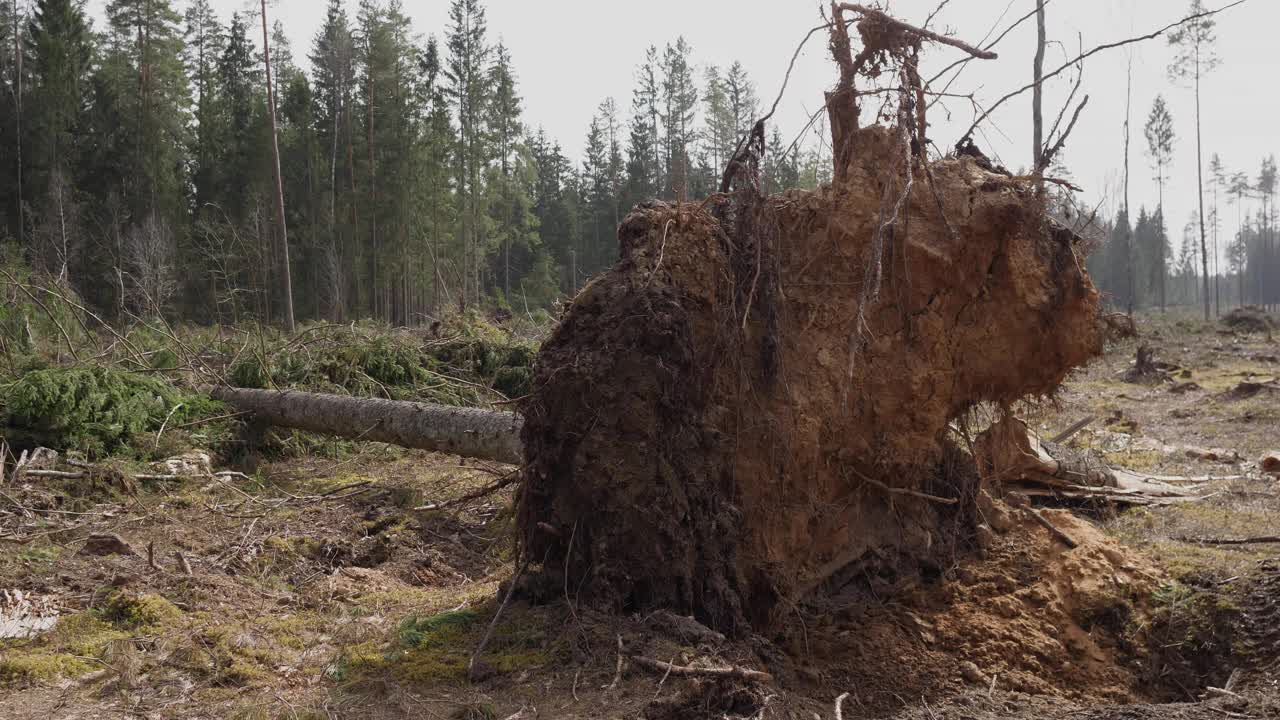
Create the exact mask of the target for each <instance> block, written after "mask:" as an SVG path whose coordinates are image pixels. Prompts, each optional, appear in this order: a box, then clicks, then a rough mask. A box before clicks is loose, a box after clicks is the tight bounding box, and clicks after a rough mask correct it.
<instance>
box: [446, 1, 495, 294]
mask: <svg viewBox="0 0 1280 720" xmlns="http://www.w3.org/2000/svg"><path fill="white" fill-rule="evenodd" d="M487 32H488V23H487V21H486V20H485V12H484V7H483V6H482V5H481V4H480V0H453V2H452V3H451V5H450V7H449V28H448V33H447V35H446V37H445V44H446V47H447V49H448V58H447V60H446V63H445V67H446V68H447V69H446V72H445V75H446V77H447V78H448V79H449V96H450V98H451V99H452V100H453V103H454V112H455V115H456V117H457V122H458V126H457V127H458V138H457V143H456V150H455V168H456V172H457V179H456V181H455V189H456V192H457V195H458V203H459V213H460V220H461V221H460V223H459V228H458V231H459V233H458V234H459V240H460V243H459V244H460V246H461V247H460V250H461V257H462V273H461V275H462V283H461V286H462V291H461V292H462V302H463V304H464V305H465V304H466V303H467V302H468V298H469V299H470V301H472V302H476V303H479V301H480V295H481V287H480V285H481V279H480V278H481V251H480V244H481V242H482V234H483V227H482V224H481V217H482V212H481V210H482V208H481V198H482V194H483V188H482V187H481V178H482V177H483V168H484V166H485V165H486V164H487V162H488V160H489V149H488V147H487V143H486V138H485V137H484V136H485V127H484V105H485V96H486V93H487V90H488V88H487V86H486V83H485V80H486V78H487V73H486V69H487V67H488V61H489V55H490V53H491V49H490V48H489V46H488V41H487Z"/></svg>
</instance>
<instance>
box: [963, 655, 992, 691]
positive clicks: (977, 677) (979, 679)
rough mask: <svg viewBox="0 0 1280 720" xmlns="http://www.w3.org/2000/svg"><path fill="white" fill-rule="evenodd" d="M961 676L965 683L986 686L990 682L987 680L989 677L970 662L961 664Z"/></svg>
mask: <svg viewBox="0 0 1280 720" xmlns="http://www.w3.org/2000/svg"><path fill="white" fill-rule="evenodd" d="M960 675H961V677H963V678H964V679H965V681H967V682H970V683H973V684H974V685H986V684H987V683H988V682H990V681H989V680H987V676H986V675H984V674H983V672H982V671H981V670H979V669H978V666H977V665H975V664H974V663H972V662H970V661H968V660H966V661H964V662H962V663H960Z"/></svg>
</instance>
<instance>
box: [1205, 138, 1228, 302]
mask: <svg viewBox="0 0 1280 720" xmlns="http://www.w3.org/2000/svg"><path fill="white" fill-rule="evenodd" d="M1209 184H1210V185H1211V186H1212V187H1213V207H1212V208H1211V209H1210V210H1209V217H1210V219H1211V223H1210V228H1212V231H1213V267H1212V268H1211V270H1212V272H1213V311H1214V314H1215V315H1221V314H1222V283H1221V277H1222V269H1221V267H1220V266H1219V259H1220V258H1221V257H1222V252H1221V249H1220V248H1219V245H1218V238H1219V235H1220V233H1221V230H1222V214H1221V212H1220V208H1219V206H1218V193H1219V192H1220V191H1222V190H1223V189H1224V188H1225V187H1226V185H1227V167H1226V165H1224V164H1223V163H1222V158H1221V157H1219V156H1218V153H1214V154H1213V158H1212V159H1211V160H1210V161H1209Z"/></svg>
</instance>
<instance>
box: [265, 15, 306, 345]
mask: <svg viewBox="0 0 1280 720" xmlns="http://www.w3.org/2000/svg"><path fill="white" fill-rule="evenodd" d="M262 64H263V65H264V66H265V68H266V72H267V109H268V115H270V117H271V156H272V158H273V159H274V160H275V171H276V192H275V196H276V197H275V200H276V215H278V216H279V223H280V225H279V227H280V252H281V253H283V264H284V320H285V325H286V327H288V328H289V332H293V331H294V330H295V329H296V327H297V326H296V325H295V324H294V321H293V272H292V270H291V269H290V267H289V230H288V227H287V223H286V222H285V216H284V178H283V177H282V176H281V173H280V138H279V137H278V134H277V132H278V131H277V129H276V90H275V85H274V84H273V83H272V80H271V38H270V36H269V35H268V34H267V0H262Z"/></svg>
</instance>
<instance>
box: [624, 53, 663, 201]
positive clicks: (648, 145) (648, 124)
mask: <svg viewBox="0 0 1280 720" xmlns="http://www.w3.org/2000/svg"><path fill="white" fill-rule="evenodd" d="M657 53H658V51H657V48H655V47H653V46H650V47H649V49H648V50H647V51H646V55H645V62H644V63H642V64H641V65H640V67H639V69H638V70H637V72H636V75H637V77H636V85H635V88H634V90H633V91H632V95H631V119H630V121H629V125H630V127H629V132H628V136H627V166H626V174H627V179H626V191H625V193H624V198H625V199H624V201H623V205H624V206H625V207H631V206H634V205H636V204H638V203H641V202H644V201H646V200H651V199H654V198H656V197H658V194H659V192H660V190H661V185H662V178H663V173H662V160H661V156H662V150H661V148H660V144H659V141H658V97H659V89H658V76H657V72H658V70H657V61H656V58H657Z"/></svg>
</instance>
